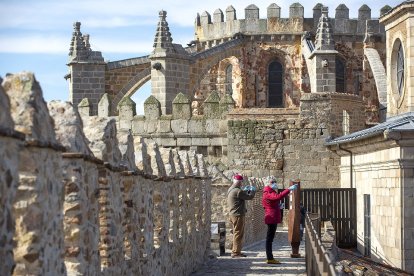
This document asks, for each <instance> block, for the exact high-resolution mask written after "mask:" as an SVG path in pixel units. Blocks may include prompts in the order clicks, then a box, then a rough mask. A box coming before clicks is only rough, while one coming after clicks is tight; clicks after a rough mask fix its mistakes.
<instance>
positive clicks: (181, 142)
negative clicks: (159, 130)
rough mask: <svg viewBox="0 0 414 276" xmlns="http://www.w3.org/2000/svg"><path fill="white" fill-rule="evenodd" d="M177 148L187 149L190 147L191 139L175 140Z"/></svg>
mask: <svg viewBox="0 0 414 276" xmlns="http://www.w3.org/2000/svg"><path fill="white" fill-rule="evenodd" d="M177 146H178V147H189V146H191V138H190V137H188V138H180V137H179V138H177Z"/></svg>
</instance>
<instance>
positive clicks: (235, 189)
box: [227, 174, 256, 258]
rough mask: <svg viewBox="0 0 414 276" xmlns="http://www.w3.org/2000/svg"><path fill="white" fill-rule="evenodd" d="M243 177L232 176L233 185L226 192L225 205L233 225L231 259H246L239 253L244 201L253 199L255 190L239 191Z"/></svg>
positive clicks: (243, 218)
mask: <svg viewBox="0 0 414 276" xmlns="http://www.w3.org/2000/svg"><path fill="white" fill-rule="evenodd" d="M242 182H243V177H242V176H241V175H239V174H236V175H234V176H233V185H231V186H230V188H229V189H228V191H227V205H228V208H229V215H230V221H231V223H232V225H233V248H232V251H231V257H232V258H239V257H246V255H245V254H242V253H241V249H242V241H243V235H244V221H245V215H246V211H247V209H246V202H245V201H246V200H251V199H253V198H254V195H255V193H256V189H255V188H254V187H252V186H248V187H247V188H246V189H241V184H242Z"/></svg>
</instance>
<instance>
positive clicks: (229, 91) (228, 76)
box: [224, 64, 233, 95]
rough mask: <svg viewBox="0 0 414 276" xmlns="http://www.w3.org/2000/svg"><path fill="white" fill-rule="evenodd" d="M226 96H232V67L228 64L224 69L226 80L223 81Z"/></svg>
mask: <svg viewBox="0 0 414 276" xmlns="http://www.w3.org/2000/svg"><path fill="white" fill-rule="evenodd" d="M224 85H225V90H226V94H229V95H232V94H233V65H231V64H229V65H228V66H227V67H226V80H225V84H224Z"/></svg>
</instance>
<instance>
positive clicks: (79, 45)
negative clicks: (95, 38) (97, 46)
mask: <svg viewBox="0 0 414 276" xmlns="http://www.w3.org/2000/svg"><path fill="white" fill-rule="evenodd" d="M80 25H81V23H80V22H75V23H73V33H72V41H71V42H70V48H69V60H70V61H79V60H86V59H88V49H87V47H86V46H85V40H84V37H83V36H82V33H81V31H80ZM88 44H89V40H88Z"/></svg>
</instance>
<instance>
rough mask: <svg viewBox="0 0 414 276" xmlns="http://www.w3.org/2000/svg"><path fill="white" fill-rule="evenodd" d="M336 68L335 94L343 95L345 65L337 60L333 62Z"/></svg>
mask: <svg viewBox="0 0 414 276" xmlns="http://www.w3.org/2000/svg"><path fill="white" fill-rule="evenodd" d="M335 68H336V92H340V93H344V92H345V64H344V62H343V61H342V60H341V59H339V58H337V59H336V60H335Z"/></svg>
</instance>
